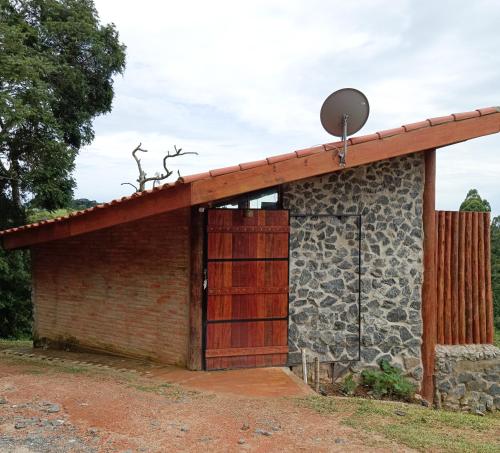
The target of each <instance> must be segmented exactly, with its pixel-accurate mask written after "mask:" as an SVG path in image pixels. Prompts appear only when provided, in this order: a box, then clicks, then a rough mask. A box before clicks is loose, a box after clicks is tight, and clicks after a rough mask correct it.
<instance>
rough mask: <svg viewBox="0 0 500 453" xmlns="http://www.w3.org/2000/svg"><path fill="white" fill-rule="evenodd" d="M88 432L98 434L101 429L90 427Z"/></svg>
mask: <svg viewBox="0 0 500 453" xmlns="http://www.w3.org/2000/svg"><path fill="white" fill-rule="evenodd" d="M87 432H88V433H89V434H91V435H93V436H96V435H97V433H98V432H99V430H98V429H97V428H89V429H88V430H87Z"/></svg>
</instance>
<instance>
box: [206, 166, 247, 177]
mask: <svg viewBox="0 0 500 453" xmlns="http://www.w3.org/2000/svg"><path fill="white" fill-rule="evenodd" d="M236 171H240V166H239V165H232V166H231V167H224V168H216V169H215V170H210V176H212V177H214V176H220V175H227V174H228V173H234V172H236Z"/></svg>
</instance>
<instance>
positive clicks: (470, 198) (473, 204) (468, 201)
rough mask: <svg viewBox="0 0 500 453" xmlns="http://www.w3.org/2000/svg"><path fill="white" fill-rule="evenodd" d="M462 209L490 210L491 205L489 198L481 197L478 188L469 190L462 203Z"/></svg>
mask: <svg viewBox="0 0 500 453" xmlns="http://www.w3.org/2000/svg"><path fill="white" fill-rule="evenodd" d="M460 211H475V212H490V211H491V206H490V204H489V203H488V200H486V199H485V198H481V196H480V195H479V192H478V191H477V190H476V189H471V190H469V191H468V192H467V196H466V197H465V200H464V201H462V204H461V205H460Z"/></svg>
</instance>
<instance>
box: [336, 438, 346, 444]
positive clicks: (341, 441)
mask: <svg viewBox="0 0 500 453" xmlns="http://www.w3.org/2000/svg"><path fill="white" fill-rule="evenodd" d="M335 443H336V444H337V445H343V444H345V440H344V439H341V438H340V437H337V438H336V439H335Z"/></svg>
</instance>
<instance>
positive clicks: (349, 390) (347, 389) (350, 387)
mask: <svg viewBox="0 0 500 453" xmlns="http://www.w3.org/2000/svg"><path fill="white" fill-rule="evenodd" d="M357 386H358V383H357V382H356V381H355V380H354V378H353V376H352V374H349V375H348V376H347V377H346V378H345V379H344V381H343V382H342V384H341V386H340V390H341V392H342V393H343V394H344V395H348V396H352V395H354V390H356V387H357Z"/></svg>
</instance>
